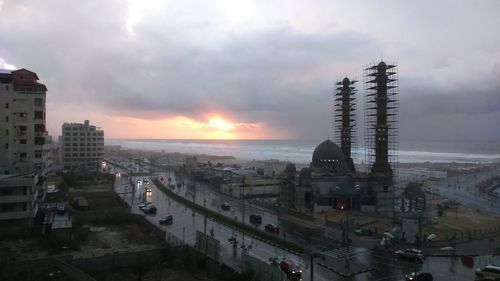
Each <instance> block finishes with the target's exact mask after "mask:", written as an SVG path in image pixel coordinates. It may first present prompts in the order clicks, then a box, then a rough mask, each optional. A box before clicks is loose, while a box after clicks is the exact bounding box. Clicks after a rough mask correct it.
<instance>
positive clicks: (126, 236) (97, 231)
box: [70, 223, 162, 257]
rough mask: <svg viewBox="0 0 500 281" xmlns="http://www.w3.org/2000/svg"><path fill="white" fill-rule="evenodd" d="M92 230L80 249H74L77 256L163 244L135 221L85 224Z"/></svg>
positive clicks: (140, 248) (153, 246)
mask: <svg viewBox="0 0 500 281" xmlns="http://www.w3.org/2000/svg"><path fill="white" fill-rule="evenodd" d="M84 227H88V228H89V229H90V232H89V233H88V235H87V237H86V238H85V240H84V241H83V244H82V245H81V246H80V249H79V250H78V251H72V252H70V254H72V255H73V256H75V257H92V256H100V255H104V254H107V253H114V252H123V251H131V250H134V251H137V250H147V249H153V248H156V247H158V246H160V245H161V244H162V241H160V240H158V239H157V238H156V237H155V236H154V235H152V234H151V233H149V232H148V231H147V229H145V228H142V227H141V226H140V225H137V224H135V223H130V224H125V225H112V226H92V225H85V226H84Z"/></svg>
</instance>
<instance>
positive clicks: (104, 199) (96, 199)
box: [69, 191, 127, 210]
mask: <svg viewBox="0 0 500 281" xmlns="http://www.w3.org/2000/svg"><path fill="white" fill-rule="evenodd" d="M76 196H83V197H85V198H86V199H87V200H88V201H89V210H102V209H105V208H114V207H127V205H126V203H124V202H123V201H122V200H121V198H120V197H119V196H118V195H117V194H116V193H114V192H112V191H104V192H83V191H78V192H71V193H70V194H69V200H70V202H73V198H74V197H76Z"/></svg>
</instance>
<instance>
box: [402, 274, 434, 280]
mask: <svg viewBox="0 0 500 281" xmlns="http://www.w3.org/2000/svg"><path fill="white" fill-rule="evenodd" d="M405 280H406V281H433V280H434V277H432V274H430V273H428V272H412V273H410V274H406V276H405Z"/></svg>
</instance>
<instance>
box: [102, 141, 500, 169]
mask: <svg viewBox="0 0 500 281" xmlns="http://www.w3.org/2000/svg"><path fill="white" fill-rule="evenodd" d="M323 141H324V140H323ZM321 142H322V141H318V140H200V139H192V140H188V139H177V140H175V139H106V140H105V144H106V145H120V146H122V147H123V148H127V149H141V150H151V151H164V152H168V153H175V152H179V153H186V154H205V155H214V156H232V157H235V158H237V159H242V160H270V159H277V160H282V161H288V162H292V163H297V164H299V163H300V164H308V163H309V162H310V161H311V158H312V153H313V151H314V149H315V148H316V146H317V145H318V144H320V143H321ZM364 154H365V150H364V148H363V147H358V149H355V150H354V157H353V158H354V161H355V162H356V163H362V162H364V161H365V155H364ZM497 161H500V142H493V141H491V142H490V141H455V142H450V141H446V142H444V141H411V142H409V141H405V142H401V143H400V144H399V150H398V162H400V163H423V162H459V163H466V162H473V163H490V162H497Z"/></svg>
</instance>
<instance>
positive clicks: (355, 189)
mask: <svg viewBox="0 0 500 281" xmlns="http://www.w3.org/2000/svg"><path fill="white" fill-rule="evenodd" d="M335 189H337V190H345V189H344V187H339V186H336V187H335ZM360 190H361V188H359V185H354V186H353V187H352V188H350V191H349V193H348V194H349V207H348V208H347V217H346V226H345V228H344V234H343V235H342V240H344V241H343V242H346V244H347V252H346V263H345V268H346V270H347V269H349V267H350V265H349V245H350V241H349V216H350V213H351V209H352V206H353V204H352V197H353V196H354V195H355V193H356V192H359V191H360Z"/></svg>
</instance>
